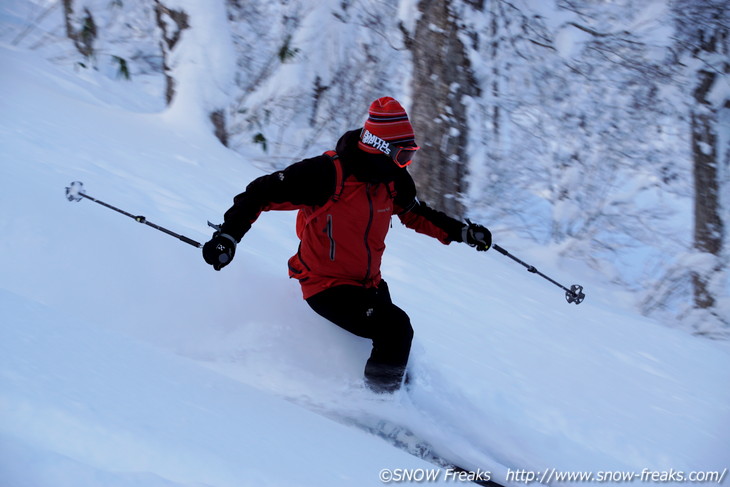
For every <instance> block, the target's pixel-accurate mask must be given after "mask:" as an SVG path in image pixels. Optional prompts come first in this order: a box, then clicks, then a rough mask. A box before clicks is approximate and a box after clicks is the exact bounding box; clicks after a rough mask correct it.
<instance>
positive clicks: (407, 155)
mask: <svg viewBox="0 0 730 487" xmlns="http://www.w3.org/2000/svg"><path fill="white" fill-rule="evenodd" d="M388 145H389V146H390V147H389V148H390V157H391V158H392V159H393V162H395V163H396V165H397V166H398V167H406V166H407V165H408V164H410V163H411V162H413V157H414V156H415V155H416V152H417V151H418V149H420V147H418V146H417V145H412V146H406V147H399V146H397V145H393V144H388Z"/></svg>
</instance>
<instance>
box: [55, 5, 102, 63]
mask: <svg viewBox="0 0 730 487" xmlns="http://www.w3.org/2000/svg"><path fill="white" fill-rule="evenodd" d="M84 14H85V15H84V18H83V23H82V25H81V27H80V28H78V29H77V28H76V27H75V26H74V23H75V22H74V10H73V0H63V17H64V21H65V24H66V36H67V37H68V38H69V39H71V40H72V41H73V42H74V45H75V46H76V49H77V50H78V51H79V52H80V53H81V54H83V56H84V57H86V58H90V57H91V55H92V54H94V40H95V39H96V35H97V32H96V22H94V17H93V16H92V15H91V12H90V11H89V9H88V8H84Z"/></svg>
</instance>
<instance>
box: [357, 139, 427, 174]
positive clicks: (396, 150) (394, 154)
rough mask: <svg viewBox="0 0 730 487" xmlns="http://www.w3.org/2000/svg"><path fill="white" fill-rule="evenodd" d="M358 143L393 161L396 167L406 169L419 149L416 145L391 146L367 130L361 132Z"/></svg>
mask: <svg viewBox="0 0 730 487" xmlns="http://www.w3.org/2000/svg"><path fill="white" fill-rule="evenodd" d="M360 141H361V142H362V143H363V144H365V145H368V146H370V147H372V148H374V149H377V150H379V151H380V152H382V153H383V154H385V155H387V156H389V157H390V158H391V159H393V162H395V163H396V165H398V167H406V166H407V165H408V164H410V163H411V162H413V156H415V155H416V151H417V150H418V149H420V147H418V146H417V145H415V144H414V145H403V146H401V145H395V144H391V143H390V142H388V141H387V140H383V139H381V138H380V137H378V136H377V135H375V134H372V133H370V131H368V130H363V131H362V135H361V137H360Z"/></svg>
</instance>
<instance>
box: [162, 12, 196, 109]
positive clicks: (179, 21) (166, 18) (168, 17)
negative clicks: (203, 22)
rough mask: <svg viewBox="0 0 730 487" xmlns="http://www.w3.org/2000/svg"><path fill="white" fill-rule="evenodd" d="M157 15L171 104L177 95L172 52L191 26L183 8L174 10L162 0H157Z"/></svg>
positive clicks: (167, 96)
mask: <svg viewBox="0 0 730 487" xmlns="http://www.w3.org/2000/svg"><path fill="white" fill-rule="evenodd" d="M155 17H156V18H157V25H158V26H159V27H160V29H161V30H162V40H161V41H160V48H161V50H162V68H163V71H164V73H165V83H166V88H165V100H166V101H167V104H168V105H169V104H170V103H171V102H172V98H173V97H174V96H175V80H174V78H173V77H172V75H171V74H170V64H169V61H170V53H171V52H172V50H173V49H174V48H175V46H176V45H177V43H178V42H179V41H180V36H181V35H182V32H183V31H184V30H185V29H188V28H190V23H189V20H190V19H189V18H188V14H187V13H185V12H184V11H182V10H172V9H170V8H168V7H166V6H165V5H163V3H162V2H161V1H160V0H155Z"/></svg>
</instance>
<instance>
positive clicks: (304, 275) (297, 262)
mask: <svg viewBox="0 0 730 487" xmlns="http://www.w3.org/2000/svg"><path fill="white" fill-rule="evenodd" d="M287 264H288V266H289V277H290V278H292V279H296V280H298V281H300V282H301V281H306V280H307V279H309V268H308V267H307V265H306V264H305V263H304V262H303V261H302V259H301V255H300V252H299V251H297V253H296V254H295V255H293V256H292V257H291V258H290V259H289V262H288V263H287Z"/></svg>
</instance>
